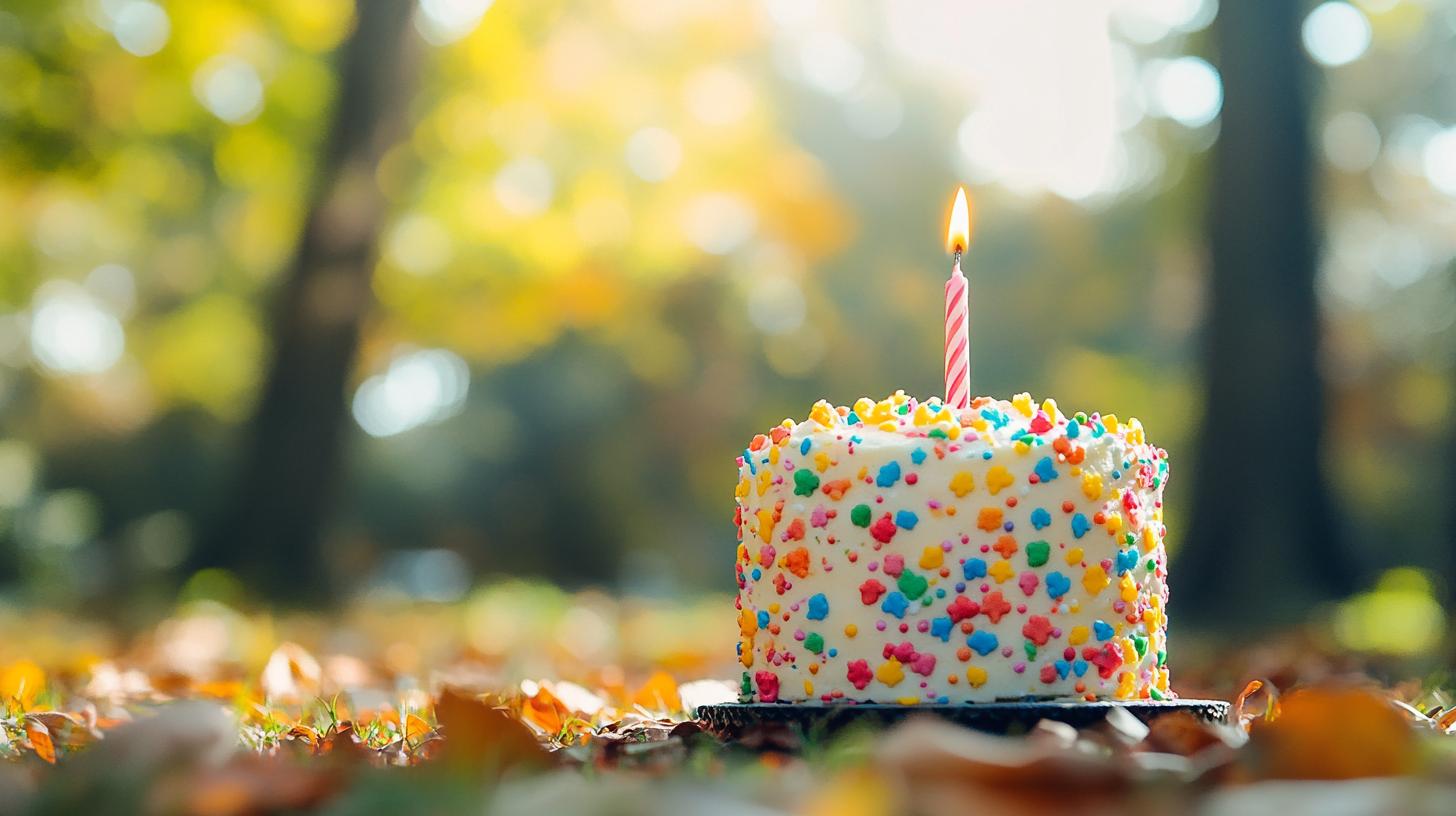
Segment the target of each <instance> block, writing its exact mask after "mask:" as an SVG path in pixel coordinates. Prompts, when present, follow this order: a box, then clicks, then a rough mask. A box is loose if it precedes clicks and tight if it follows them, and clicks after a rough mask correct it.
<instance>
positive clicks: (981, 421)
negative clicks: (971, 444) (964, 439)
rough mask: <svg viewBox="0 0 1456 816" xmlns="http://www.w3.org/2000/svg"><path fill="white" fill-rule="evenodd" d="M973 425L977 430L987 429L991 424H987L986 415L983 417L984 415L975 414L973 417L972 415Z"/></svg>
mask: <svg viewBox="0 0 1456 816" xmlns="http://www.w3.org/2000/svg"><path fill="white" fill-rule="evenodd" d="M971 427H972V428H974V429H976V430H977V431H985V430H986V429H987V428H989V427H991V426H990V425H989V424H987V422H986V418H985V417H983V416H973V417H971Z"/></svg>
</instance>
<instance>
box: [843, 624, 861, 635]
mask: <svg viewBox="0 0 1456 816" xmlns="http://www.w3.org/2000/svg"><path fill="white" fill-rule="evenodd" d="M857 634H859V627H858V626H855V625H854V624H852V623H849V624H845V626H844V636H845V637H849V638H852V637H854V636H855V635H857Z"/></svg>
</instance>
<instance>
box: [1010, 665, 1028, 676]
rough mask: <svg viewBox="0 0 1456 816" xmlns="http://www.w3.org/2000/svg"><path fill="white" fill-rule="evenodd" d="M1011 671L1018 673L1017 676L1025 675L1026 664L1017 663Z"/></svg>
mask: <svg viewBox="0 0 1456 816" xmlns="http://www.w3.org/2000/svg"><path fill="white" fill-rule="evenodd" d="M1011 670H1012V671H1014V672H1016V673H1017V674H1024V673H1025V672H1026V664H1025V663H1017V664H1016V665H1015V666H1012V667H1011Z"/></svg>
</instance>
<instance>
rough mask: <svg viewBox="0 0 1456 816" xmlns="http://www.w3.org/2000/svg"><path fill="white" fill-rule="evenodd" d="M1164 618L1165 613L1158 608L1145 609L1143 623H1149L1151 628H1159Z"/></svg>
mask: <svg viewBox="0 0 1456 816" xmlns="http://www.w3.org/2000/svg"><path fill="white" fill-rule="evenodd" d="M1162 618H1163V613H1161V612H1159V611H1158V610H1156V609H1144V610H1143V623H1145V624H1147V626H1148V628H1149V629H1157V628H1158V627H1159V626H1161V625H1162Z"/></svg>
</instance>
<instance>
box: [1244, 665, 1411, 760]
mask: <svg viewBox="0 0 1456 816" xmlns="http://www.w3.org/2000/svg"><path fill="white" fill-rule="evenodd" d="M1250 746H1251V748H1252V749H1253V756H1252V757H1251V758H1252V759H1253V760H1254V772H1255V773H1256V774H1257V775H1259V776H1263V777H1265V778H1274V779H1358V778H1361V777H1374V776H1399V775H1402V774H1408V773H1413V772H1415V771H1416V770H1418V768H1419V765H1420V755H1419V750H1418V748H1419V747H1418V745H1417V744H1416V734H1415V731H1414V730H1413V729H1412V728H1411V726H1410V723H1409V722H1407V720H1406V717H1405V715H1404V714H1402V713H1401V712H1400V711H1398V710H1396V708H1395V707H1394V706H1393V705H1391V704H1390V701H1389V700H1388V699H1386V698H1385V697H1384V696H1382V695H1380V694H1378V693H1376V692H1373V691H1369V690H1366V689H1358V688H1318V687H1317V688H1308V689H1300V690H1298V691H1294V692H1291V693H1289V694H1286V695H1284V696H1283V698H1282V699H1281V701H1280V705H1279V715H1278V716H1277V718H1275V719H1274V720H1273V721H1272V722H1260V723H1257V724H1256V725H1255V727H1254V729H1253V731H1252V734H1251V743H1250Z"/></svg>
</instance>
